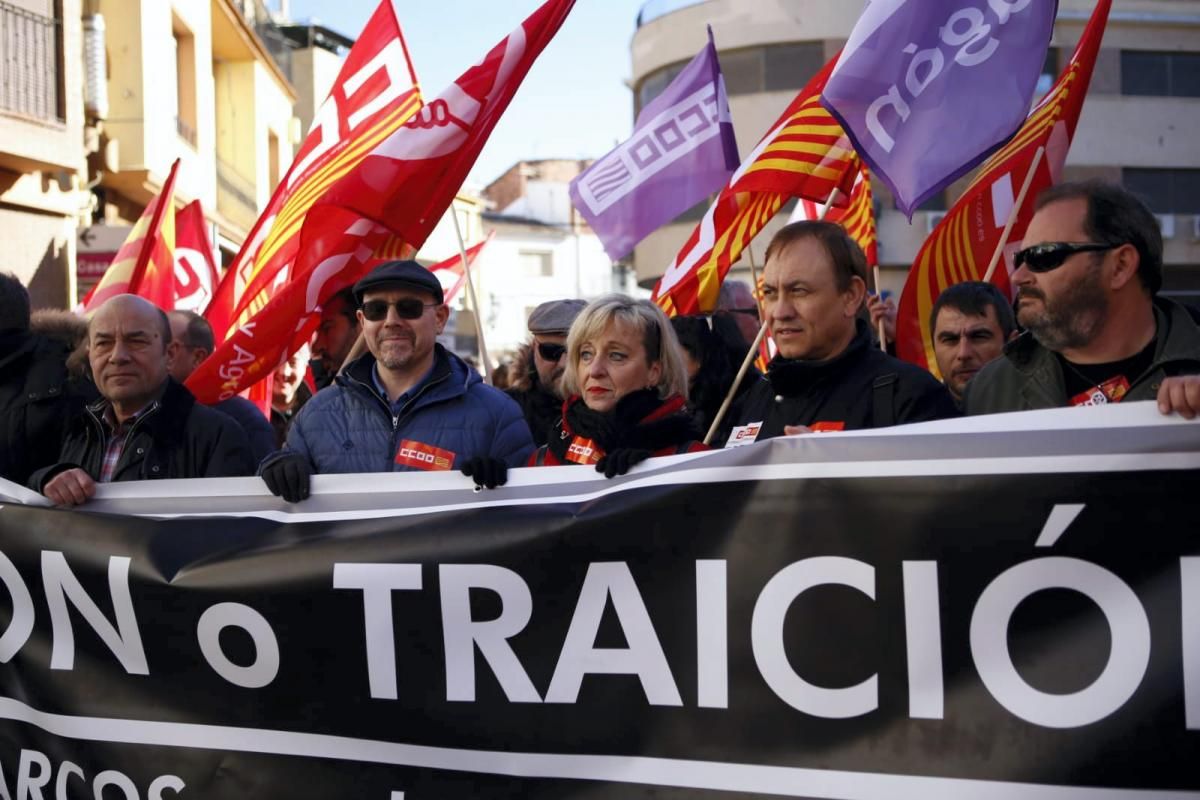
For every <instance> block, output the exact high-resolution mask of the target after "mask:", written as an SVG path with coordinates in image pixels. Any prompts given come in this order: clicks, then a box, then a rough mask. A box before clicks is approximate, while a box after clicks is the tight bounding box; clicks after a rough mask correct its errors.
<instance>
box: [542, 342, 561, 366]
mask: <svg viewBox="0 0 1200 800" xmlns="http://www.w3.org/2000/svg"><path fill="white" fill-rule="evenodd" d="M537 351H538V355H540V356H541V357H542V358H544V359H545V360H546V361H558V360H559V359H560V358H562V357H563V353H565V352H567V346H566V345H565V344H554V343H553V342H538V346H537Z"/></svg>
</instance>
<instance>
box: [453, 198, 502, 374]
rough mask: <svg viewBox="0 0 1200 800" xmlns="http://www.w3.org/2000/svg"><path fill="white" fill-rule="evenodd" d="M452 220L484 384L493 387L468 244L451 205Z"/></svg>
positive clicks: (481, 313) (490, 364)
mask: <svg viewBox="0 0 1200 800" xmlns="http://www.w3.org/2000/svg"><path fill="white" fill-rule="evenodd" d="M450 218H451V219H453V220H454V235H455V236H457V237H458V254H459V256H460V257H461V258H462V266H463V273H464V274H465V275H466V276H467V293H468V294H470V296H471V309H472V311H473V312H474V316H475V335H476V336H477V337H478V338H479V359H480V361H482V362H483V364H482V365H481V366H482V367H483V382H484V383H486V384H487V385H488V386H491V385H492V360H491V359H490V358H488V351H487V342H486V341H484V338H483V319H482V315H483V312H482V311H481V310H480V308H479V297H478V296H477V295H476V294H475V279H474V278H472V277H471V264H470V261H469V260H468V259H467V244H466V242H464V241H463V235H462V228H461V227H459V224H458V212H456V211H455V210H454V205H453V204H451V205H450Z"/></svg>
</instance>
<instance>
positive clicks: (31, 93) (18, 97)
mask: <svg viewBox="0 0 1200 800" xmlns="http://www.w3.org/2000/svg"><path fill="white" fill-rule="evenodd" d="M61 27H62V22H61V21H60V20H58V19H55V18H54V17H47V16H44V15H42V14H36V13H34V12H32V11H27V10H25V9H23V8H17V7H16V6H14V5H11V4H9V3H5V2H3V0H0V110H3V111H11V112H15V113H17V114H24V115H26V116H30V117H36V118H38V119H45V120H56V121H59V122H61V121H62V120H63V105H62V92H61V89H60V81H61V74H62V45H61V41H62V39H61Z"/></svg>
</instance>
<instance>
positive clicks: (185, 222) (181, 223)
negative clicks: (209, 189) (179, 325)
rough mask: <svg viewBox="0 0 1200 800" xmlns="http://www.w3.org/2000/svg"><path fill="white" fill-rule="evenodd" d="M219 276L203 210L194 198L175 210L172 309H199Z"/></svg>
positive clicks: (208, 298)
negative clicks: (173, 297)
mask: <svg viewBox="0 0 1200 800" xmlns="http://www.w3.org/2000/svg"><path fill="white" fill-rule="evenodd" d="M219 279H220V273H219V272H217V265H216V262H215V261H214V260H213V248H212V242H211V241H210V240H209V238H208V230H207V226H206V223H205V221H204V209H202V208H201V207H200V201H199V200H194V201H192V202H191V203H188V204H187V205H186V206H184V207H183V208H182V209H180V210H179V211H176V212H175V309H176V310H179V311H195V312H197V313H200V312H202V311H203V310H204V309H205V308H207V307H208V304H209V302H210V301H211V300H212V297H213V291H214V290H215V289H216V286H217V282H218V280H219Z"/></svg>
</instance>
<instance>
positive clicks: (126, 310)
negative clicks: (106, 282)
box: [88, 294, 172, 351]
mask: <svg viewBox="0 0 1200 800" xmlns="http://www.w3.org/2000/svg"><path fill="white" fill-rule="evenodd" d="M114 315H116V316H117V317H119V318H121V319H127V320H129V321H131V322H132V321H134V320H139V319H140V320H142V321H144V322H145V323H146V324H147V325H148V326H150V327H155V326H157V328H158V333H159V336H160V337H161V338H162V346H163V350H164V351H165V350H166V349H167V345H168V344H170V343H171V338H172V337H171V321H170V320H169V319H168V318H167V312H165V311H163V310H162V309H161V308H159V307H158V306H156V305H154V303H151V302H150V301H149V300H147V299H146V298H144V297H138V296H137V295H136V294H119V295H117V296H116V297H112V298H109V299H108V300H106V301H104V303H103V304H101V306H100V308H98V309H96V311H95V312H94V313H93V314H92V317H91V319H90V320H88V342H89V343H90V342H91V340H92V331H93V330H95V327H96V324H97V320H102V322H101V323H100V324H101V325H107V324H109V323H110V321H111V319H112V318H113V316H114Z"/></svg>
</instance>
